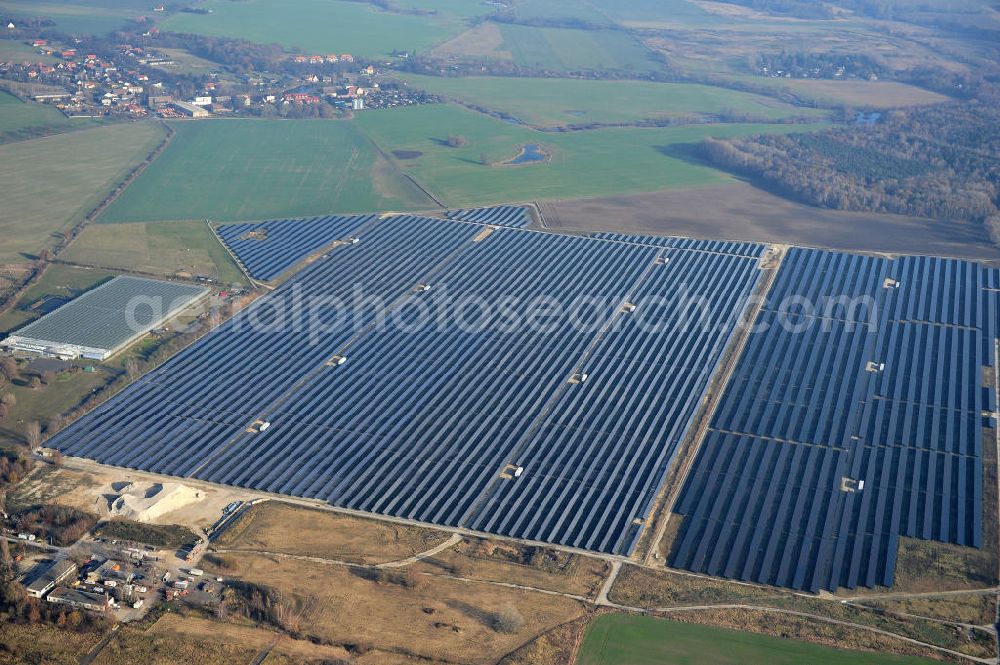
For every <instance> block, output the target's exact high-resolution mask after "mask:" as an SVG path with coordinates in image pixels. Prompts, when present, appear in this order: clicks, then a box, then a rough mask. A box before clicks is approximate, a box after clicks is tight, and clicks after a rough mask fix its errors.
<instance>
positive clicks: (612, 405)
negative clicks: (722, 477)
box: [52, 217, 758, 553]
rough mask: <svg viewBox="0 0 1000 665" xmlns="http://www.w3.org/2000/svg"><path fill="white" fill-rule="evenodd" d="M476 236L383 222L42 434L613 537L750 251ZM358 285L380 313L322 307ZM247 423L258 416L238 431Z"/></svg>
mask: <svg viewBox="0 0 1000 665" xmlns="http://www.w3.org/2000/svg"><path fill="white" fill-rule="evenodd" d="M481 231H482V229H481V228H479V227H476V226H475V225H471V224H464V223H456V222H450V221H444V220H434V219H423V218H416V217H411V218H400V217H392V218H386V219H383V220H380V221H378V222H377V223H375V224H373V225H371V226H370V227H368V228H367V230H366V231H365V232H364V233H363V235H362V237H361V239H360V242H359V243H358V244H356V245H343V246H341V247H339V248H337V249H336V250H334V251H332V252H331V254H330V256H329V258H328V259H325V260H320V261H317V262H316V263H314V264H312V265H310V266H308V267H306V268H305V269H304V270H303V271H302V272H301V273H299V274H298V275H296V276H295V277H294V278H293V279H291V280H289V281H288V282H286V283H285V284H283V285H282V286H281V287H279V288H278V289H276V290H275V292H274V293H272V294H270V295H269V296H267V297H266V298H264V299H262V300H261V301H258V302H257V303H255V304H254V305H253V306H252V307H251V308H249V309H248V310H247V311H245V312H243V313H241V314H239V315H238V316H237V317H236V318H234V319H233V320H232V321H230V322H228V323H226V324H224V325H223V326H221V327H220V328H219V329H218V330H216V331H214V332H213V333H211V334H209V335H208V336H206V337H205V338H204V339H202V340H201V341H199V342H198V343H196V344H195V345H193V346H192V347H190V348H189V349H187V350H186V351H184V352H182V353H181V354H179V355H178V356H177V357H176V358H174V359H172V360H171V361H169V362H168V363H167V364H165V365H164V366H163V367H161V368H160V369H158V370H156V371H155V372H153V373H152V374H150V375H148V376H147V377H145V378H143V379H142V380H140V381H139V382H138V383H136V384H135V385H133V386H131V387H130V388H129V389H127V390H126V391H124V392H123V393H122V394H120V395H119V396H118V397H117V398H115V399H114V400H112V401H111V402H109V403H108V404H105V405H104V406H102V407H101V408H99V409H98V410H96V411H95V412H93V413H92V414H91V415H89V416H87V417H86V418H84V419H82V420H80V421H78V422H77V423H75V424H74V425H73V426H72V427H70V428H68V429H67V430H64V431H63V432H62V433H60V434H59V435H57V437H55V438H54V439H53V440H52V445H54V446H55V447H58V448H59V449H61V450H63V451H64V452H65V453H67V454H70V455H78V456H85V457H91V458H94V459H97V460H98V461H101V462H106V463H110V464H115V465H120V466H131V467H136V468H143V469H148V470H152V471H158V472H163V473H168V474H171V475H179V476H193V477H197V478H202V479H207V480H212V481H217V482H223V483H231V484H235V485H240V486H245V487H251V488H256V489H261V490H268V491H275V492H282V493H288V494H293V495H297V496H306V497H316V498H321V499H324V500H327V501H329V502H331V503H332V504H334V505H337V506H343V507H349V508H353V509H358V510H364V511H369V512H374V513H382V514H386V515H392V516H398V517H405V518H412V519H416V520H421V521H425V522H432V523H437V524H443V525H453V526H454V525H462V526H468V527H470V528H475V529H481V530H485V531H492V532H495V533H503V534H508V535H512V536H517V537H524V538H530V539H538V540H543V541H547V542H553V543H560V544H567V545H575V546H580V547H590V548H593V549H598V550H601V551H608V552H622V553H625V552H628V551H630V550H631V548H632V547H633V545H634V541H635V538H636V536H637V534H638V531H639V528H640V525H638V524H636V520H642V519H643V518H645V516H646V512H647V511H648V508H649V504H650V502H651V500H652V496H653V494H654V493H655V491H656V489H657V486H658V484H659V483H660V482H661V480H662V477H663V475H664V474H665V473H666V470H667V468H668V466H669V462H670V460H671V459H672V456H673V454H674V452H675V450H676V447H677V442H678V441H679V440H680V439H681V438H682V437H683V436H684V433H685V432H686V429H687V427H688V423H689V422H690V420H691V418H692V417H693V415H694V413H695V412H696V410H697V408H698V406H699V404H700V402H701V399H700V397H701V393H702V392H703V391H704V388H705V385H706V382H707V381H708V378H709V377H710V376H711V374H712V372H713V367H714V364H715V362H716V361H717V359H718V357H719V355H720V354H721V352H722V349H723V347H724V346H725V344H726V341H727V340H728V339H729V336H730V335H731V331H732V330H733V327H734V325H735V321H736V318H737V316H738V313H739V311H740V310H741V308H742V297H743V296H744V295H746V294H748V293H749V292H750V291H751V290H752V289H753V287H754V285H755V284H756V281H757V277H758V270H757V267H756V261H754V260H751V259H745V258H740V257H735V256H728V255H723V254H710V253H704V252H687V251H681V250H664V249H661V248H657V247H650V246H645V245H638V244H630V243H612V242H602V241H599V240H595V239H590V238H581V237H573V236H562V235H552V234H545V233H528V232H523V231H518V230H513V229H499V230H497V231H494V232H493V233H492V234H490V235H488V236H485V237H484V236H483V235H482V233H481ZM664 258H666V259H667V261H666V263H663V259H664ZM357 286H361V287H363V289H362V292H363V294H365V295H368V296H375V297H377V298H378V299H380V300H381V301H382V302H384V303H386V305H387V309H386V310H385V311H384V312H383V314H384V317H383V318H380V317H378V316H377V315H376V313H374V312H371V311H369V309H370V308H367V307H366V308H362V310H361V311H360V312H359V311H358V310H357V309H356V308H349V309H348V312H347V313H346V314H345V313H344V312H343V311H342V308H338V307H334V306H333V304H332V300H334V299H338V298H339V299H343V300H346V301H348V302H350V303H352V304H356V303H357V302H358V301H364V302H369V301H370V300H371V298H362V297H360V296H358V295H357V292H356V289H355V287H357ZM414 287H417V288H414ZM317 298H320V299H321V305H320V306H319V308H318V309H316V308H315V307H310V308H307V312H308V317H309V318H312V319H315V323H316V324H317V325H313V326H304V328H305V330H301V329H300V326H297V325H296V322H295V320H294V312H295V311H297V310H296V309H295V307H294V306H293V305H294V304H295V303H296V302H303V301H305V302H311V301H313V300H316V299H317ZM702 302H704V303H705V305H704V307H702V306H701V304H700V303H702ZM692 303H693V304H692ZM328 305H329V306H328ZM632 305H634V307H632ZM692 309H693V310H694V311H695V312H696V313H697V314H698V316H697V317H695V318H694V319H693V320H692V316H691V315H690V314H689V311H690V310H692ZM428 313H431V314H432V316H430V317H428ZM428 321H429V322H430V324H428ZM657 324H659V325H658V326H657ZM317 326H318V328H317ZM317 330H318V332H317ZM334 356H338V357H341V358H347V360H346V362H344V363H343V364H340V363H339V361H338V362H334V363H330V362H328V361H330V360H331V359H332V358H334ZM258 420H259V421H266V422H268V423H270V426H269V427H268V428H267V429H266V430H264V431H258V432H255V433H251V432H248V431H247V429H248V426H249V425H251V424H252V423H253V422H255V421H258ZM519 467H520V470H518V468H519Z"/></svg>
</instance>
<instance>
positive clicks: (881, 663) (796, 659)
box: [576, 614, 938, 665]
mask: <svg viewBox="0 0 1000 665" xmlns="http://www.w3.org/2000/svg"><path fill="white" fill-rule="evenodd" d="M937 662H938V661H935V660H928V659H925V658H913V657H907V656H892V655H888V654H880V653H868V652H861V651H846V650H840V649H831V648H830V647H824V646H818V645H814V644H807V643H806V642H796V641H795V640H789V639H781V638H777V637H770V636H768V635H756V634H753V633H743V632H739V631H735V630H726V629H722V628H712V627H709V626H699V625H696V624H688V623H680V622H677V621H668V620H665V619H658V618H655V617H648V616H629V615H625V614H604V615H601V616H599V617H597V618H596V619H594V621H593V622H592V623H591V624H590V626H589V627H588V628H587V632H586V634H585V635H584V638H583V644H582V645H581V647H580V652H579V655H578V657H577V660H576V665H617V664H618V663H628V664H629V665H700V664H701V663H713V665H819V664H820V663H822V664H823V665H931V664H932V663H937Z"/></svg>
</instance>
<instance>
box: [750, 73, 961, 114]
mask: <svg viewBox="0 0 1000 665" xmlns="http://www.w3.org/2000/svg"><path fill="white" fill-rule="evenodd" d="M733 78H734V79H735V80H738V81H741V82H746V83H751V84H754V85H759V86H765V87H768V88H773V89H774V90H778V91H785V92H788V93H791V94H793V95H795V96H796V97H798V98H799V99H802V100H804V101H808V102H812V103H815V104H818V105H821V106H822V105H826V106H830V105H839V104H843V105H846V106H859V107H867V108H895V107H899V106H920V105H924V104H939V103H941V102H946V101H948V98H947V97H945V96H944V95H941V94H938V93H936V92H931V91H930V90H924V89H923V88H918V87H916V86H913V85H908V84H906V83H899V82H897V81H826V80H818V79H816V80H813V79H806V80H802V79H799V80H795V79H774V78H766V77H763V76H735V77H733Z"/></svg>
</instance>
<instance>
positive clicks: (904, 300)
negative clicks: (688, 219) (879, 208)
mask: <svg viewBox="0 0 1000 665" xmlns="http://www.w3.org/2000/svg"><path fill="white" fill-rule="evenodd" d="M989 272H990V271H987V270H985V269H983V268H982V267H981V266H979V265H977V264H974V263H970V262H965V261H957V260H952V259H938V258H930V257H904V258H900V259H897V260H889V259H885V258H879V257H870V256H857V255H849V254H839V253H833V252H822V251H814V250H801V249H793V250H791V251H789V252H788V254H787V256H786V258H785V260H784V263H783V264H782V266H781V269H780V271H779V273H778V277H777V280H776V282H775V284H774V286H773V287H772V289H771V290H770V293H769V294H768V298H767V302H766V304H765V306H764V308H763V309H762V311H761V313H760V314H759V316H758V318H757V321H756V322H755V323H756V328H757V331H756V332H754V333H753V334H751V335H750V338H749V340H748V342H747V345H746V349H745V351H744V353H743V355H742V356H741V358H740V361H739V363H738V365H737V367H736V368H735V370H734V373H733V376H732V379H731V380H730V383H729V385H728V386H727V388H726V391H725V393H724V395H723V397H722V400H721V402H720V404H719V407H718V408H717V410H716V412H715V414H714V416H713V419H712V422H711V429H710V431H709V434H708V435H707V436H706V439H705V441H704V443H703V445H702V448H701V450H700V452H699V454H698V457H697V459H696V462H695V465H694V467H693V470H692V473H691V475H690V476H689V479H688V481H687V483H686V484H685V487H684V489H683V492H682V497H681V500H680V502H679V503H678V506H677V509H676V510H677V512H678V513H680V514H681V515H683V516H684V517H683V522H682V527H681V530H680V532H679V534H678V537H677V540H676V542H675V546H674V549H673V551H672V553H671V557H670V562H671V564H672V565H675V566H677V567H681V568H686V569H689V570H693V571H698V572H706V573H710V574H716V575H722V576H725V577H731V578H737V579H741V580H747V581H755V582H763V583H768V584H778V585H781V586H788V587H793V588H797V589H808V590H812V591H816V590H819V589H821V588H827V589H836V588H838V587H849V588H853V587H856V586H859V585H861V586H873V585H890V584H891V583H892V581H893V575H894V568H895V557H896V548H897V546H898V542H899V537H900V536H909V537H914V538H922V539H928V540H938V541H943V542H949V543H955V544H959V545H968V546H973V547H978V546H980V544H981V540H982V483H983V464H982V457H981V456H982V429H981V425H982V420H981V414H982V412H983V409H984V408H989V405H990V404H991V403H992V402H993V396H992V391H991V390H986V391H984V390H983V389H982V384H981V371H982V367H983V366H984V365H990V364H992V362H993V361H992V350H990V354H989V355H987V354H985V353H984V349H987V348H990V349H991V347H992V345H993V341H992V340H993V334H994V332H993V331H995V329H996V328H995V325H996V324H995V321H996V319H995V312H996V310H995V302H993V301H995V298H992V297H984V295H983V294H984V293H985V292H986V291H985V289H986V287H988V286H989V285H990V284H991V283H992V282H991V281H990V280H991V279H992V277H991V276H990V275H989ZM991 303H992V304H991ZM984 392H985V396H984ZM860 483H864V484H863V485H861V484H860ZM772 551H773V552H774V556H770V553H771V552H772ZM761 555H763V558H761ZM779 555H780V558H778V557H779Z"/></svg>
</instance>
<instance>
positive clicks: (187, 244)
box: [60, 222, 246, 282]
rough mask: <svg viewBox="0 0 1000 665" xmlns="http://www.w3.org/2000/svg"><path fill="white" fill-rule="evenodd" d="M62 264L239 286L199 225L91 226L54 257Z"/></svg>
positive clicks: (238, 277) (239, 278) (225, 256)
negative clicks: (205, 278)
mask: <svg viewBox="0 0 1000 665" xmlns="http://www.w3.org/2000/svg"><path fill="white" fill-rule="evenodd" d="M60 258H62V259H63V260H64V261H69V262H72V263H80V264H83V265H90V266H101V267H103V268H110V269H114V270H123V271H130V270H135V271H139V272H144V273H153V274H157V275H164V276H170V275H174V274H175V273H177V272H178V271H186V272H188V273H190V274H192V275H210V276H213V277H215V278H217V279H218V280H220V281H222V282H245V281H246V279H245V278H244V276H243V273H242V272H241V271H240V269H239V268H238V267H237V266H236V264H235V263H233V261H232V259H231V258H230V256H229V253H228V252H226V250H225V248H224V247H223V246H222V245H221V244H220V243H219V241H218V239H217V238H216V237H215V234H214V233H212V232H211V230H210V229H209V228H208V224H206V223H205V222H149V223H141V222H140V223H132V224H91V225H90V226H88V227H86V228H85V229H84V230H83V232H82V233H80V235H79V236H78V237H77V238H76V239H75V240H74V241H73V243H72V244H71V245H70V246H69V247H67V248H66V249H65V251H63V253H62V254H61V255H60Z"/></svg>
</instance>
